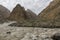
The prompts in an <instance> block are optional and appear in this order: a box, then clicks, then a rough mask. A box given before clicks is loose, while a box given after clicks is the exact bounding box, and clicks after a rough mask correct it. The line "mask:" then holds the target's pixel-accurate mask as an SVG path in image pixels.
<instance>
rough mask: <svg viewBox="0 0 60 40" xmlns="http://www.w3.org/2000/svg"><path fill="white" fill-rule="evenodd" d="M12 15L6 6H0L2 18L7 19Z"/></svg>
mask: <svg viewBox="0 0 60 40" xmlns="http://www.w3.org/2000/svg"><path fill="white" fill-rule="evenodd" d="M9 14H10V11H9V10H8V9H7V8H5V7H4V6H2V5H0V17H3V18H7V17H8V16H9Z"/></svg>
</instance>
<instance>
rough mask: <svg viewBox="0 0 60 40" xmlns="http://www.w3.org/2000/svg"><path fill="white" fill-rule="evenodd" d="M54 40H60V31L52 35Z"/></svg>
mask: <svg viewBox="0 0 60 40" xmlns="http://www.w3.org/2000/svg"><path fill="white" fill-rule="evenodd" d="M51 38H52V39H53V40H60V33H56V34H54V35H53V36H52V37H51Z"/></svg>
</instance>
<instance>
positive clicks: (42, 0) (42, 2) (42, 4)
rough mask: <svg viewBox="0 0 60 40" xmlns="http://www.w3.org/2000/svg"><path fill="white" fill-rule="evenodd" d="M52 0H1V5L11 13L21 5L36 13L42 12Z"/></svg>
mask: <svg viewBox="0 0 60 40" xmlns="http://www.w3.org/2000/svg"><path fill="white" fill-rule="evenodd" d="M51 1H52V0H0V4H1V5H3V6H5V7H7V8H8V9H9V10H10V11H12V9H13V8H14V7H15V6H16V5H17V4H18V3H19V4H21V5H22V6H24V7H25V8H26V9H31V10H32V11H33V12H35V13H37V14H38V13H39V12H41V11H42V10H43V9H44V8H46V6H48V4H49V3H50V2H51Z"/></svg>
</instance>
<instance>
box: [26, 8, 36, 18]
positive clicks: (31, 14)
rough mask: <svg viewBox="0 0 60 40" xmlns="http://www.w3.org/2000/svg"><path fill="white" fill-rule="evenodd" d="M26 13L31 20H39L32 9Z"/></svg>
mask: <svg viewBox="0 0 60 40" xmlns="http://www.w3.org/2000/svg"><path fill="white" fill-rule="evenodd" d="M26 12H27V17H28V18H29V19H36V18H37V15H36V14H35V13H34V12H32V11H31V10H30V9H27V10H26Z"/></svg>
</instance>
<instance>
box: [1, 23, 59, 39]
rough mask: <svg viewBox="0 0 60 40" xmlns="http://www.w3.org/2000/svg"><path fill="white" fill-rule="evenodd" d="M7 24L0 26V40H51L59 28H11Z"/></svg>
mask: <svg viewBox="0 0 60 40" xmlns="http://www.w3.org/2000/svg"><path fill="white" fill-rule="evenodd" d="M11 23H14V22H8V23H3V24H0V40H52V39H51V36H52V35H54V34H55V33H59V32H60V28H37V27H35V28H34V27H11V26H8V25H9V24H11Z"/></svg>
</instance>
